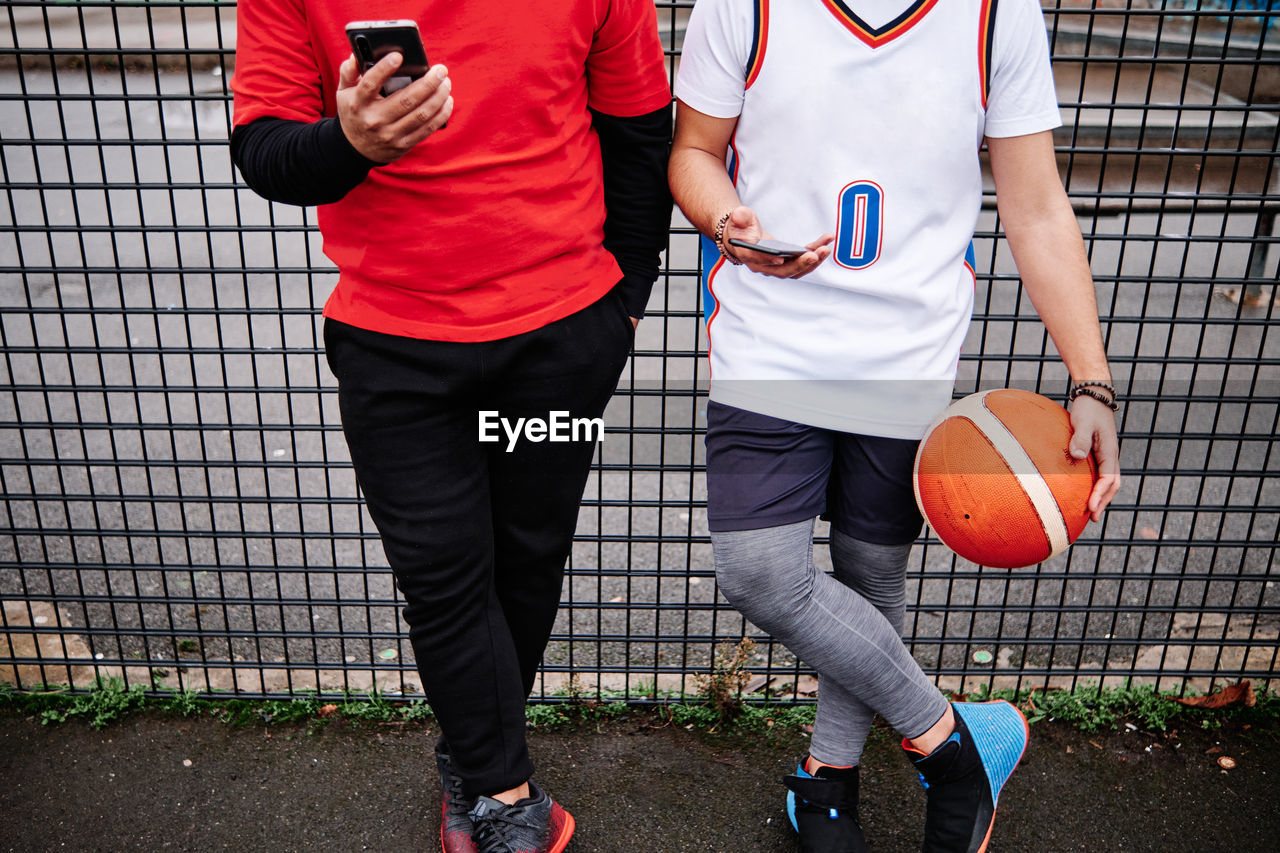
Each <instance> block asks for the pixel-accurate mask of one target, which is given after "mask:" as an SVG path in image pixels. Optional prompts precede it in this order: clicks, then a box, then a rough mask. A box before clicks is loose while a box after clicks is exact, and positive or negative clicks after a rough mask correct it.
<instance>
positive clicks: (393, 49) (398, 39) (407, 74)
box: [346, 20, 430, 98]
mask: <svg viewBox="0 0 1280 853" xmlns="http://www.w3.org/2000/svg"><path fill="white" fill-rule="evenodd" d="M346 31H347V41H349V42H350V43H351V52H352V53H353V54H354V55H355V57H356V61H357V62H358V63H359V65H360V73H361V74H365V73H367V72H368V71H369V69H370V68H372V67H373V66H374V65H376V64H377V63H378V61H379V60H381V59H382V58H383V57H384V56H386V55H387V54H390V53H399V54H400V56H401V57H403V61H402V62H401V63H400V67H399V68H398V69H396V74H395V76H393V77H389V78H388V79H387V82H386V83H385V84H383V87H382V96H383V97H384V98H385V97H387V96H388V95H390V94H392V93H393V92H398V91H400V90H401V89H403V88H404V87H405V86H408V85H409V84H410V83H412V82H413V81H414V80H417V79H418V78H419V77H422V76H424V75H425V74H426V73H427V68H428V67H430V66H428V64H427V51H426V49H425V48H424V47H423V46H422V36H421V35H420V34H419V33H418V25H417V23H415V22H414V21H408V20H392V21H352V22H351V23H349V24H347V26H346Z"/></svg>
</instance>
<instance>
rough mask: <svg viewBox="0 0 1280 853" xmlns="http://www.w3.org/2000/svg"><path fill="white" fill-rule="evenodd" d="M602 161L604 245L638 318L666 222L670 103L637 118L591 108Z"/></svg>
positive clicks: (662, 246) (661, 246) (655, 275)
mask: <svg viewBox="0 0 1280 853" xmlns="http://www.w3.org/2000/svg"><path fill="white" fill-rule="evenodd" d="M591 121H592V124H593V126H594V127H595V129H596V133H597V134H599V136H600V153H601V157H602V158H603V160H604V203H605V211H606V212H605V220H604V246H605V248H606V249H608V250H609V251H610V252H612V253H613V256H614V257H615V258H616V259H617V260H618V266H620V267H621V268H622V275H623V280H622V282H621V283H620V284H619V287H620V288H621V292H622V301H623V304H625V305H626V307H627V313H628V314H630V315H631V316H632V317H636V318H640V317H643V316H644V309H645V305H647V304H648V302H649V292H650V291H651V290H652V289H653V283H654V282H655V281H656V280H657V278H658V262H659V255H660V254H661V253H662V250H663V249H665V248H666V247H667V230H668V229H669V228H670V226H671V191H670V190H668V189H667V159H668V157H669V156H670V154H671V107H670V106H665V107H663V108H662V109H660V110H654V111H653V112H651V113H646V114H644V115H640V116H628V117H619V116H611V115H606V114H605V113H601V112H596V111H595V110H592V111H591Z"/></svg>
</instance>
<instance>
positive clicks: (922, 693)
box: [711, 519, 947, 766]
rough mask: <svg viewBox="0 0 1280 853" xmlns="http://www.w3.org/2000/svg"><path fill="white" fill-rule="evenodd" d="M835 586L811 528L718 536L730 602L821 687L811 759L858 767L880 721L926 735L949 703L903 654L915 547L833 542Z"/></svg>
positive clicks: (800, 525) (723, 587)
mask: <svg viewBox="0 0 1280 853" xmlns="http://www.w3.org/2000/svg"><path fill="white" fill-rule="evenodd" d="M831 541H832V548H831V555H832V562H833V564H834V566H835V569H836V575H837V578H838V580H837V578H833V577H831V576H830V575H828V574H826V573H825V572H823V571H820V570H819V569H818V568H817V567H816V566H815V565H814V563H813V521H812V519H810V520H808V521H799V522H795V523H794V524H786V525H782V526H780V527H770V528H765V529H762V530H738V531H733V532H727V533H712V534H711V542H712V545H713V547H714V550H715V562H716V579H717V581H718V583H719V585H720V591H721V592H722V593H724V596H725V598H727V599H728V600H729V602H730V603H731V604H732V605H733V606H734V607H736V608H738V610H740V611H741V612H742V614H743V615H744V616H746V617H747V618H748V619H750V620H751V621H752V622H753V623H755V625H756V626H757V627H758V628H760V629H762V630H764V631H767V632H769V633H770V634H771V635H773V636H774V637H775V638H777V639H778V640H781V641H782V642H783V643H784V644H785V645H786V647H787V648H788V649H790V650H791V651H792V652H793V653H795V655H796V656H797V657H799V658H800V659H801V660H802V661H804V662H805V663H806V664H808V665H809V666H811V667H813V668H814V669H815V670H817V671H818V674H819V676H820V677H821V680H820V683H819V691H818V696H819V698H818V717H817V721H816V722H815V725H814V731H813V740H812V743H811V746H810V754H811V755H812V756H813V757H814V759H815V760H817V761H820V762H823V763H824V764H834V765H838V766H845V765H853V764H857V763H858V762H859V760H860V758H861V755H862V747H863V744H864V743H865V742H866V739H867V732H868V731H869V730H870V727H871V717H872V714H873V713H879V714H880V716H882V717H884V718H885V720H886V721H888V723H889V725H891V726H893V728H894V729H895V730H897V731H898V732H899V733H900V734H901V735H902V736H903V737H907V738H915V737H919V736H920V735H922V734H924V733H925V732H926V731H927V730H928V729H929V728H930V727H931V726H932V725H933V724H934V723H936V722H937V721H938V720H939V719H941V718H942V715H943V714H944V713H946V710H947V700H946V699H945V698H943V696H942V694H941V693H940V692H938V689H937V688H936V687H934V685H933V684H932V683H931V682H930V681H929V679H928V678H926V677H925V674H924V672H922V671H921V669H920V666H919V665H918V664H917V663H916V662H915V659H914V658H912V657H911V655H910V653H909V652H908V651H907V648H906V646H904V645H903V643H902V639H901V636H900V634H901V630H902V620H903V613H904V610H905V589H904V571H905V568H906V560H907V552H908V551H909V550H910V548H911V546H910V545H876V544H873V543H870V542H864V541H862V540H859V539H855V538H853V537H852V536H847V535H845V534H843V533H840V532H839V531H837V530H834V529H833V530H832V532H831Z"/></svg>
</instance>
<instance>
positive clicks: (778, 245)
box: [729, 237, 809, 258]
mask: <svg viewBox="0 0 1280 853" xmlns="http://www.w3.org/2000/svg"><path fill="white" fill-rule="evenodd" d="M729 245H730V246H737V247H738V248H739V249H750V250H751V251H753V252H759V253H760V254H762V255H776V256H777V257H779V258H798V257H800V256H801V255H803V254H804V253H805V252H807V251H809V250H808V249H806V248H805V247H804V246H797V245H796V244H795V243H784V242H782V241H781V240H761V241H760V242H759V243H749V242H747V241H746V240H739V239H738V238H737V237H730V238H729Z"/></svg>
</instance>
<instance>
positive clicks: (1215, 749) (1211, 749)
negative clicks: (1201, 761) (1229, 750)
mask: <svg viewBox="0 0 1280 853" xmlns="http://www.w3.org/2000/svg"><path fill="white" fill-rule="evenodd" d="M1219 752H1222V747H1220V746H1211V747H1209V748H1208V749H1206V750H1205V751H1204V754H1205V755H1217V754H1218V753H1219Z"/></svg>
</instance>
